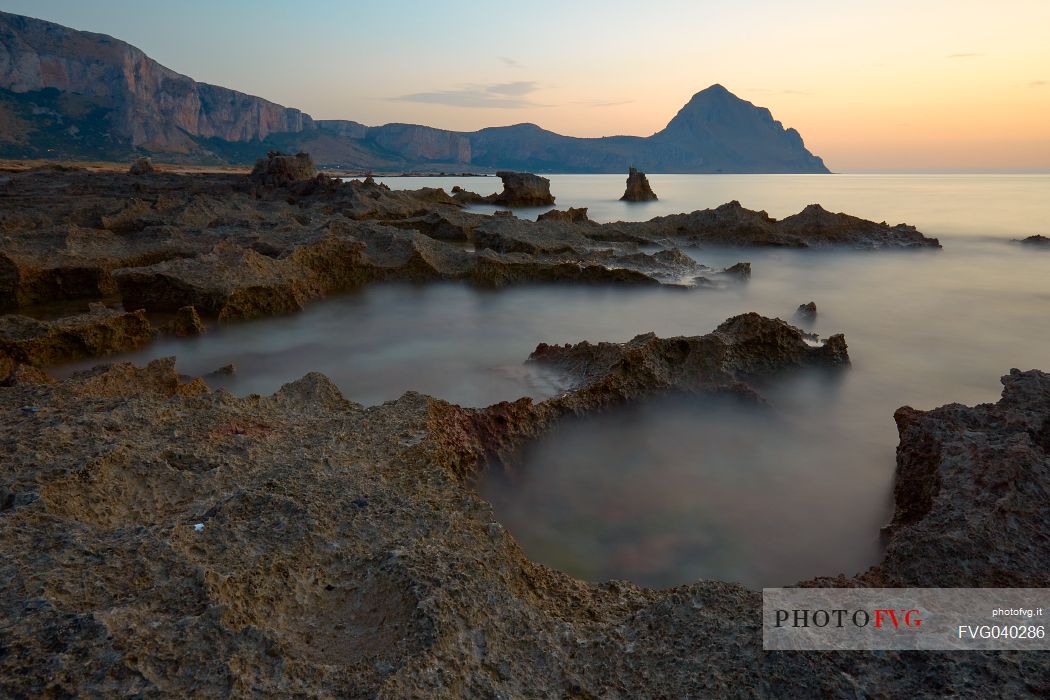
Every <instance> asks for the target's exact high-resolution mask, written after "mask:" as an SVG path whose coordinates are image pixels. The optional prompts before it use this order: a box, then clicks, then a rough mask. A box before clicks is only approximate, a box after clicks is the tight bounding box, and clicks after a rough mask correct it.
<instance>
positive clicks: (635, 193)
mask: <svg viewBox="0 0 1050 700" xmlns="http://www.w3.org/2000/svg"><path fill="white" fill-rule="evenodd" d="M656 199H657V197H656V193H655V192H653V188H652V187H650V186H649V178H647V177H646V176H645V173H643V172H640V171H638V170H635V169H634V168H633V167H632V168H631V169H630V171H629V172H628V173H627V189H626V190H624V193H623V196H622V197H620V201H621V202H655V201H656Z"/></svg>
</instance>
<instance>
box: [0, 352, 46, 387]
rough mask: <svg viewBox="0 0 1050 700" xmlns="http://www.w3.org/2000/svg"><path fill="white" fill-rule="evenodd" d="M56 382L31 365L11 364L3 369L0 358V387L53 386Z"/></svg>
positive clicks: (3, 365)
mask: <svg viewBox="0 0 1050 700" xmlns="http://www.w3.org/2000/svg"><path fill="white" fill-rule="evenodd" d="M56 381H57V380H56V379H55V378H54V377H52V376H51V375H50V374H48V373H47V372H45V371H44V370H42V369H40V368H39V367H33V366H32V365H23V364H18V363H11V364H10V366H9V367H7V368H6V369H5V363H4V360H3V359H2V358H0V386H7V387H11V386H27V385H32V384H54V383H55V382H56Z"/></svg>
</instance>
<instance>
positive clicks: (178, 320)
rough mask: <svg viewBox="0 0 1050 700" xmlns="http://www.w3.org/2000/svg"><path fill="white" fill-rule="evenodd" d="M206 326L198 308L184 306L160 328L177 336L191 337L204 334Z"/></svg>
mask: <svg viewBox="0 0 1050 700" xmlns="http://www.w3.org/2000/svg"><path fill="white" fill-rule="evenodd" d="M205 330H207V329H206V327H205V325H204V321H202V320H201V317H200V314H198V313H197V309H195V308H194V307H192V306H183V307H181V308H180V309H179V310H178V311H176V312H175V317H174V318H173V319H171V320H170V321H168V322H167V323H165V324H164V325H163V326H161V328H160V332H161V333H163V334H165V335H173V336H175V337H177V338H190V337H193V336H197V335H202V334H203V333H204V332H205Z"/></svg>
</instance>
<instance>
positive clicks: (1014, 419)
mask: <svg viewBox="0 0 1050 700" xmlns="http://www.w3.org/2000/svg"><path fill="white" fill-rule="evenodd" d="M1002 383H1003V393H1002V398H1000V399H999V401H998V402H997V403H994V404H981V405H979V406H974V407H972V408H971V407H968V406H961V405H959V404H950V405H947V406H942V407H940V408H937V409H934V410H932V411H918V410H915V409H913V408H910V407H907V406H906V407H904V408H901V409H899V410H898V411H897V412H896V413H895V414H894V416H893V417H894V419H895V420H896V421H897V430H898V432H899V433H900V436H901V441H900V446H899V447H898V448H897V482H896V485H895V487H894V501H895V503H896V508H895V511H894V514H893V521H892V522H891V523H890V525H889V527H888V528H887V535H888V542H887V547H886V558H885V560H884V561H883V563H882V564H880V565H879V566H878V567H876V568H875V570H873V571H872V572H869V573H868V574H867V575H865V576H864V577H862V578H864V579H865V580H872V581H877V582H880V585H883V584H884V585H887V586H918V585H923V586H943V587H951V586H963V587H968V586H975V587H1044V586H1046V585H1047V583H1048V581H1050V566H1048V561H1047V558H1048V556H1050V549H1048V548H1047V546H1046V543H1048V542H1050V374H1046V373H1044V372H1039V371H1036V370H1032V371H1029V372H1021V371H1019V370H1016V369H1014V370H1010V374H1008V375H1006V376H1004V377H1003V378H1002Z"/></svg>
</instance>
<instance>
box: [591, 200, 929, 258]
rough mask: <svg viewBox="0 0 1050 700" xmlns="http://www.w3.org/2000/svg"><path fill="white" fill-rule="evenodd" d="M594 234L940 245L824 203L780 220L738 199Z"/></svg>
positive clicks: (809, 244) (801, 244)
mask: <svg viewBox="0 0 1050 700" xmlns="http://www.w3.org/2000/svg"><path fill="white" fill-rule="evenodd" d="M592 235H593V236H595V237H603V238H605V239H607V240H623V241H635V242H638V243H642V242H647V243H658V242H659V241H661V240H667V239H672V240H675V241H679V242H682V243H683V244H687V245H693V246H703V245H727V246H782V247H790V248H815V247H823V246H848V247H852V248H864V249H880V248H940V243H939V242H938V241H937V239H936V238H927V237H926V236H924V235H922V234H921V233H920V232H919V231H917V230H916V229H915V227H914V226H908V225H907V224H897V225H896V226H890V225H888V224H887V223H885V222H882V223H876V222H874V221H867V220H866V219H860V218H857V217H855V216H849V215H848V214H833V213H831V212H828V211H826V210H824V209H823V208H822V207H821V206H820V205H818V204H811V205H809V206H807V207H806V208H805V209H803V210H802V211H801V212H799V213H798V214H795V215H793V216H789V217H787V218H785V219H782V220H780V221H777V220H776V219H774V218H772V217H770V216H769V215H768V214H767V213H766V212H764V211H751V210H750V209H745V208H744V207H742V206H741V205H740V202H737V201H735V200H734V201H732V202H729V203H727V204H723V205H721V206H719V207H716V208H714V209H703V210H699V211H694V212H691V213H689V214H672V215H670V216H657V217H655V218H653V219H650V220H649V221H640V222H624V221H618V222H616V223H612V224H603V225H602V227H601V230H600V231H598V232H595V233H593V234H592Z"/></svg>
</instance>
